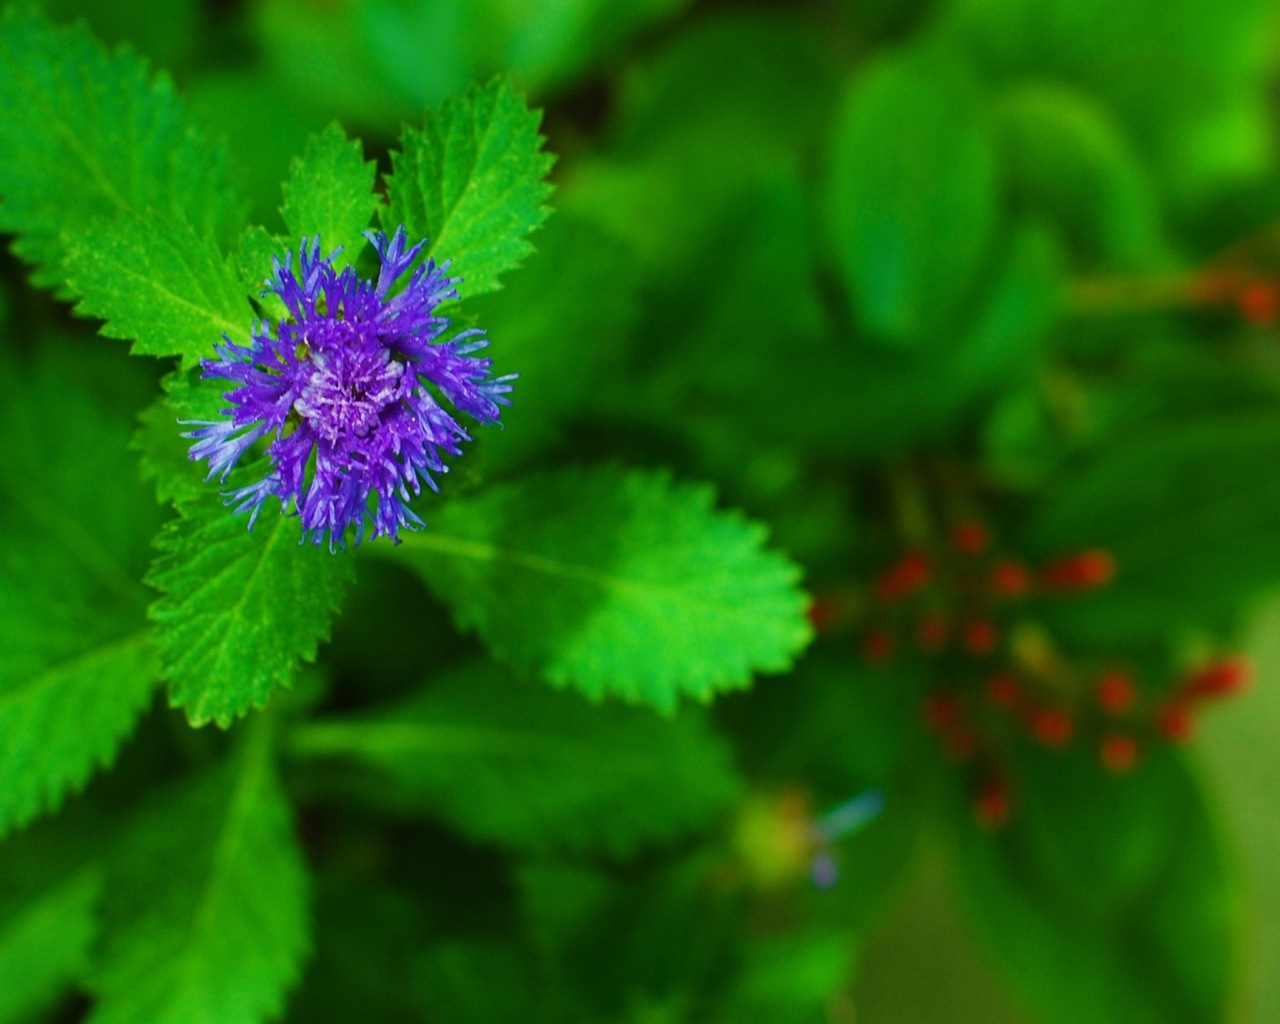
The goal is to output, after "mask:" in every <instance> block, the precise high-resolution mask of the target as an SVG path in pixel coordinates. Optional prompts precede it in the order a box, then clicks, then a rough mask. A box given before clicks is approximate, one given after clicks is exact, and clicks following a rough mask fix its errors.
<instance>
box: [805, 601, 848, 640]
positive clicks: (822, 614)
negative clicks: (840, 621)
mask: <svg viewBox="0 0 1280 1024" xmlns="http://www.w3.org/2000/svg"><path fill="white" fill-rule="evenodd" d="M839 611H840V609H839V606H838V605H837V604H836V602H835V600H834V599H833V598H831V597H828V596H827V595H825V594H817V595H815V596H814V598H813V602H812V603H811V604H810V605H809V611H808V613H807V614H808V616H809V625H811V626H812V627H813V628H814V631H815V632H818V633H823V632H826V630H827V629H828V628H830V626H831V624H832V623H833V622H835V620H836V618H837V616H838V614H839Z"/></svg>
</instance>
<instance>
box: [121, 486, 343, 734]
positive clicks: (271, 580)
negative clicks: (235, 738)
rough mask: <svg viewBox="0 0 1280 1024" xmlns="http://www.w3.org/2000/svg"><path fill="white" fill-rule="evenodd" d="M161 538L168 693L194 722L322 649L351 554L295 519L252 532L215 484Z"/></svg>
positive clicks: (211, 717) (236, 704) (157, 579)
mask: <svg viewBox="0 0 1280 1024" xmlns="http://www.w3.org/2000/svg"><path fill="white" fill-rule="evenodd" d="M180 512H181V514H180V515H179V517H178V518H177V519H175V520H173V521H171V522H169V523H167V524H166V525H165V528H164V529H163V531H161V534H160V536H159V538H158V539H157V541H156V547H157V549H158V554H157V556H156V560H155V562H154V563H153V565H152V568H151V572H150V573H149V574H148V576H147V582H148V583H150V584H151V585H152V586H154V587H155V588H156V589H157V590H159V591H160V593H161V597H160V598H158V599H157V600H156V601H155V602H154V603H153V604H152V605H151V609H150V616H151V619H152V621H153V622H155V623H156V633H155V642H156V646H157V648H158V649H159V651H160V654H161V658H162V660H163V665H164V672H165V675H166V676H167V677H168V679H169V700H170V703H171V704H172V705H173V706H174V707H181V708H183V709H184V710H185V711H186V713H187V718H188V719H189V720H190V721H191V723H192V724H193V725H204V724H205V723H207V722H209V721H215V722H217V723H218V725H220V726H222V727H224V728H225V727H227V726H229V725H230V724H231V723H232V721H234V720H235V719H236V718H237V717H239V716H242V715H244V714H247V713H248V711H249V709H250V708H254V707H256V708H262V707H265V706H266V703H267V701H268V699H269V698H270V697H271V694H272V693H273V692H274V691H275V689H276V688H277V687H280V686H286V687H287V686H290V685H292V682H293V679H294V677H295V675H296V673H297V669H298V665H299V664H300V663H301V662H303V661H311V660H312V659H314V658H315V655H316V649H317V647H318V646H319V643H320V641H322V640H326V639H328V636H329V623H330V619H331V618H332V616H333V614H334V612H336V610H337V608H338V605H339V603H340V601H341V598H342V592H343V589H344V587H345V586H346V584H347V583H348V582H349V581H350V579H351V576H352V567H351V562H350V560H349V559H347V558H344V557H342V556H341V555H333V554H331V553H329V552H328V551H323V550H320V549H318V548H316V547H314V546H312V545H310V544H300V543H299V542H298V539H299V528H298V524H297V522H296V520H295V519H293V518H291V517H287V516H284V515H274V514H271V510H269V509H268V510H267V512H266V513H264V515H263V516H262V517H261V518H260V519H259V521H258V523H257V525H256V527H255V529H254V530H253V531H249V530H248V529H247V528H246V526H247V520H246V519H245V518H244V517H243V516H236V515H233V514H232V513H231V512H230V511H229V510H228V509H227V508H226V507H225V506H224V505H223V503H222V499H221V498H220V497H219V496H218V494H217V492H216V491H215V490H214V488H213V486H212V485H210V486H209V488H208V489H207V492H206V494H205V495H203V496H202V497H201V498H199V499H197V500H195V501H193V502H190V503H187V504H184V505H182V506H181V510H180Z"/></svg>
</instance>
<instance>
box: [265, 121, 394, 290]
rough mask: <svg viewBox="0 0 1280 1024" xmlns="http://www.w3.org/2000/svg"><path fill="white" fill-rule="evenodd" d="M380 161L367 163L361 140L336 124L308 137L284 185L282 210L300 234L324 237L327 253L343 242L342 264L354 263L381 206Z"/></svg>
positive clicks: (293, 232) (291, 227) (293, 230)
mask: <svg viewBox="0 0 1280 1024" xmlns="http://www.w3.org/2000/svg"><path fill="white" fill-rule="evenodd" d="M376 173H377V165H376V164H375V163H374V162H373V161H368V162H366V161H365V159H364V151H363V149H362V147H361V145H360V141H359V140H358V139H356V140H354V141H352V140H348V139H347V137H346V135H345V134H344V133H343V131H342V128H341V127H339V126H338V125H337V124H331V125H329V127H327V128H326V129H325V130H324V131H323V132H321V133H320V134H318V135H313V136H311V138H310V139H309V140H308V141H307V148H306V150H304V151H303V154H302V156H301V157H299V158H297V159H295V160H294V161H293V164H292V166H291V167H290V169H289V179H288V180H287V181H286V182H285V183H284V206H282V207H281V208H280V213H281V215H282V216H283V217H284V222H285V225H286V226H287V227H288V228H289V231H290V233H291V235H292V236H293V237H294V238H297V239H301V238H304V237H308V236H312V235H319V236H320V242H321V245H322V246H323V248H324V251H325V253H326V254H327V253H329V252H331V251H332V250H333V249H334V248H335V247H337V246H342V249H343V255H342V256H341V257H339V265H341V264H343V263H350V262H354V260H355V258H356V257H357V256H358V255H359V254H360V250H361V248H362V247H363V246H364V244H365V240H364V238H363V236H362V234H361V232H363V231H364V230H365V229H366V228H367V227H368V226H369V222H370V220H371V219H372V218H373V215H374V213H376V212H377V210H378V207H379V206H380V205H381V203H380V200H379V199H378V197H377V195H375V194H374V191H373V179H374V176H375V174H376Z"/></svg>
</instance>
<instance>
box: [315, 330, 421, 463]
mask: <svg viewBox="0 0 1280 1024" xmlns="http://www.w3.org/2000/svg"><path fill="white" fill-rule="evenodd" d="M411 385H412V381H411V380H410V379H408V378H406V376H405V372H404V364H403V363H399V362H396V361H395V360H394V359H392V358H391V355H390V353H389V352H387V351H386V350H385V349H375V350H373V351H359V350H357V351H351V350H350V349H342V350H339V351H336V352H321V353H315V354H314V355H313V358H312V360H311V364H310V373H308V374H307V375H306V378H305V382H304V383H303V385H302V393H301V394H300V395H299V396H298V398H297V400H296V401H295V402H294V403H293V408H294V411H295V412H297V413H298V415H299V416H301V417H302V418H303V419H304V420H306V422H307V423H308V424H309V425H310V426H311V428H312V429H313V430H315V432H316V433H317V434H319V435H320V436H321V437H322V438H324V439H325V440H326V441H330V442H336V441H339V440H342V439H344V438H351V437H366V436H367V435H368V434H369V433H370V431H372V430H373V429H374V428H375V427H377V426H378V424H379V422H380V421H381V418H382V414H383V411H384V410H385V409H386V408H387V407H388V406H391V405H394V404H396V403H397V402H399V401H400V400H401V399H403V398H404V397H405V396H406V395H407V394H408V393H409V390H410V389H411Z"/></svg>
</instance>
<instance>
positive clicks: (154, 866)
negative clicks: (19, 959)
mask: <svg viewBox="0 0 1280 1024" xmlns="http://www.w3.org/2000/svg"><path fill="white" fill-rule="evenodd" d="M272 724H273V723H272V722H271V721H270V720H269V719H263V720H259V721H255V722H254V723H253V725H251V726H250V727H249V730H248V737H247V740H246V741H245V743H244V745H243V746H242V747H241V749H240V750H238V751H237V752H236V753H235V754H234V755H233V756H232V757H231V758H230V759H229V760H228V761H227V762H225V763H224V764H222V765H221V766H219V767H218V768H217V769H215V770H214V771H212V772H210V773H208V774H206V775H204V776H202V777H199V778H197V779H196V780H194V781H191V782H185V783H183V784H181V785H180V786H179V787H178V789H177V791H176V792H172V793H170V794H169V795H168V798H167V799H165V800H163V801H160V802H157V803H156V804H154V805H152V806H151V807H150V808H148V809H147V810H146V811H145V812H144V813H143V814H141V815H139V816H138V817H137V818H136V819H135V820H134V821H133V823H132V824H131V826H130V828H129V830H128V832H127V833H126V835H125V836H124V840H123V842H122V844H121V846H120V850H119V855H118V857H117V858H116V860H115V862H114V871H113V873H112V875H111V876H110V878H109V881H108V886H107V901H106V908H105V911H104V916H105V934H104V940H103V944H102V950H101V953H100V955H99V959H98V967H97V970H96V971H95V973H94V976H93V978H92V979H91V989H92V991H93V992H94V994H95V995H96V996H97V1003H96V1005H95V1006H94V1008H93V1011H92V1013H91V1014H90V1016H89V1020H90V1021H91V1022H93V1024H227V1022H229V1021H236V1022H237V1024H254V1022H258V1021H265V1020H267V1019H269V1018H274V1017H277V1016H279V1015H280V1013H281V1010H282V1009H283V1004H284V996H285V993H286V992H287V991H288V989H289V988H290V987H291V986H292V985H293V984H294V982H295V981H296V980H297V978H298V974H299V970H300V967H301V964H302V961H303V959H304V958H305V956H306V954H307V952H308V949H309V938H308V921H307V917H308V912H307V903H308V890H309V888H310V885H309V879H308V877H307V872H306V865H305V863H304V861H303V857H302V851H301V850H300V849H299V847H298V844H297V840H296V839H295V837H294V835H293V831H292V825H291V821H290V817H291V815H290V809H289V805H288V802H287V801H286V799H285V797H284V794H283V793H282V792H281V790H280V786H279V783H278V781H277V780H276V778H275V774H274V770H273V767H272V764H271V746H270V729H271V726H272ZM158 881H159V882H161V883H162V884H157V882H158Z"/></svg>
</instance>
